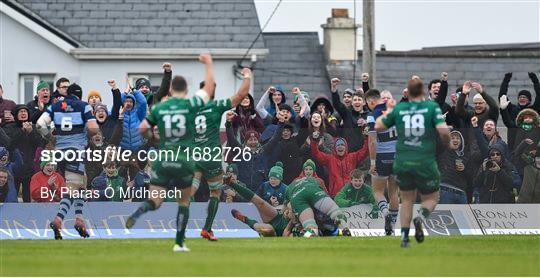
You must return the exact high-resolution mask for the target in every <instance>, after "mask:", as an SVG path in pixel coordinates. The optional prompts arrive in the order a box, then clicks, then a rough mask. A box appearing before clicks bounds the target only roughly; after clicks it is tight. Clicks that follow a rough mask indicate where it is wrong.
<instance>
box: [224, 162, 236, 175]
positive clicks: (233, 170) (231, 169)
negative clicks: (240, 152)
mask: <svg viewBox="0 0 540 278" xmlns="http://www.w3.org/2000/svg"><path fill="white" fill-rule="evenodd" d="M226 172H227V173H233V174H235V175H238V165H236V164H234V163H232V164H229V166H227V169H226Z"/></svg>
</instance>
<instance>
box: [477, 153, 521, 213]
mask: <svg viewBox="0 0 540 278" xmlns="http://www.w3.org/2000/svg"><path fill="white" fill-rule="evenodd" d="M494 150H497V151H499V152H500V153H501V154H502V157H501V162H500V163H499V167H500V168H501V170H499V171H498V172H493V171H490V170H489V169H488V168H487V167H486V169H485V170H484V169H483V168H482V167H480V169H479V173H478V175H477V176H476V178H475V179H474V185H475V187H476V188H477V189H478V192H479V193H480V203H482V204H497V203H514V196H513V194H512V190H513V188H514V186H513V176H512V165H511V164H510V162H509V161H508V160H507V159H506V157H505V153H504V148H503V146H502V145H501V144H499V143H495V144H493V145H492V146H491V147H490V150H489V152H490V153H491V152H492V151H494Z"/></svg>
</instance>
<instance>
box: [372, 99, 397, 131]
mask: <svg viewBox="0 0 540 278" xmlns="http://www.w3.org/2000/svg"><path fill="white" fill-rule="evenodd" d="M395 105H396V101H395V100H393V99H391V100H389V101H388V102H387V103H386V111H384V112H383V115H382V116H380V117H379V118H377V120H376V121H375V130H376V131H377V132H381V131H384V130H385V129H388V128H389V127H392V126H393V125H394V124H395V120H396V119H395V116H394V114H392V110H393V109H394V106H395Z"/></svg>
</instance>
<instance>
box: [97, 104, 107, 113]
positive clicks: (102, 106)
mask: <svg viewBox="0 0 540 278" xmlns="http://www.w3.org/2000/svg"><path fill="white" fill-rule="evenodd" d="M99 109H103V110H105V112H108V111H109V110H108V109H107V105H105V104H103V103H100V104H98V105H96V107H94V112H97V111H98V110H99Z"/></svg>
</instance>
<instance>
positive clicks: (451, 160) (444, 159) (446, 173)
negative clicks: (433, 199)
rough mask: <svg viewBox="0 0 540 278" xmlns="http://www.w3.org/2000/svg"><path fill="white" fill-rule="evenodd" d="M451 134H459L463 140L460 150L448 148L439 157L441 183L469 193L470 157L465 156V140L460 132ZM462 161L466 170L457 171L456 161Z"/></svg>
mask: <svg viewBox="0 0 540 278" xmlns="http://www.w3.org/2000/svg"><path fill="white" fill-rule="evenodd" d="M451 134H457V135H459V137H460V138H461V146H460V148H459V150H452V149H450V148H449V147H448V148H446V149H445V150H444V151H443V152H442V153H441V154H440V155H439V156H438V157H437V164H438V166H439V171H440V172H441V182H443V183H447V184H450V185H452V186H455V187H457V188H459V189H461V190H463V191H467V189H468V186H467V175H468V167H467V166H469V156H468V155H466V154H465V140H464V139H463V135H462V134H461V132H459V131H456V130H454V131H452V132H451ZM457 159H461V160H462V162H463V164H464V165H465V170H463V171H461V172H460V171H458V170H456V160H457Z"/></svg>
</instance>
